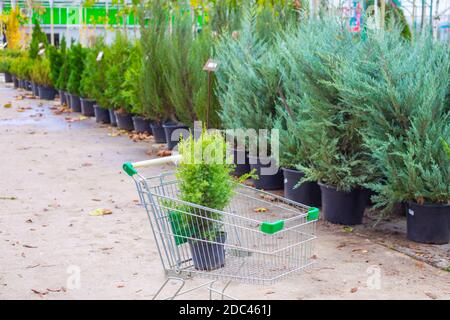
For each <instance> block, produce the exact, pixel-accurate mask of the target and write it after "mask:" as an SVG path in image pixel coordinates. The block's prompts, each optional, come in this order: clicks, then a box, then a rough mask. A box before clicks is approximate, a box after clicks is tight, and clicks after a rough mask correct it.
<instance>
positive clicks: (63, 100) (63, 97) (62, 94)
mask: <svg viewBox="0 0 450 320" xmlns="http://www.w3.org/2000/svg"><path fill="white" fill-rule="evenodd" d="M58 92H59V102H60V103H61V105H62V106H63V105H68V103H67V99H66V93H65V92H64V91H63V90H58Z"/></svg>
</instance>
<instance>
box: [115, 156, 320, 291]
mask: <svg viewBox="0 0 450 320" xmlns="http://www.w3.org/2000/svg"><path fill="white" fill-rule="evenodd" d="M178 159H179V156H178V155H177V156H171V157H166V158H159V159H154V160H148V161H143V162H137V163H125V164H124V166H123V168H124V170H125V172H126V173H127V174H128V175H130V176H131V177H132V178H133V179H134V181H135V183H136V187H137V190H138V194H139V198H140V201H141V204H142V205H143V206H144V208H145V209H146V210H147V214H148V217H149V220H150V224H151V227H152V231H153V236H154V238H155V242H156V246H157V249H158V252H159V256H160V258H161V263H162V265H163V268H164V270H165V271H166V274H167V275H168V278H167V280H166V282H165V283H164V284H163V285H162V286H161V288H160V289H159V290H158V292H157V293H156V295H155V296H154V299H155V298H157V297H158V296H159V295H160V293H161V292H162V290H163V288H164V287H165V286H166V285H167V284H168V283H169V281H171V280H174V281H178V282H179V283H180V285H179V287H178V289H177V291H176V292H175V293H174V294H172V295H171V296H170V299H173V298H175V297H176V296H179V295H181V294H184V293H187V292H190V291H192V290H195V289H197V288H200V287H204V286H208V289H209V293H210V298H212V294H213V293H214V292H215V293H219V294H220V295H221V298H222V299H223V298H224V297H227V298H231V299H233V297H231V296H229V295H227V294H225V290H226V289H227V287H228V286H229V284H230V283H231V281H239V282H245V283H251V284H263V285H266V284H273V283H274V282H276V281H277V280H279V279H281V278H283V277H286V276H288V275H291V274H294V273H296V272H299V271H302V270H304V269H306V268H308V267H310V266H311V265H312V264H313V263H314V252H313V249H314V246H313V244H314V240H315V239H316V235H315V230H316V221H317V219H318V216H319V210H318V209H317V208H312V207H308V206H305V205H302V204H299V203H296V202H293V201H290V200H287V199H285V198H283V197H279V196H276V195H273V194H270V193H267V192H263V191H260V190H257V189H254V188H251V187H248V186H245V185H239V186H238V187H237V188H236V189H235V190H234V195H233V198H232V200H231V202H230V204H229V205H228V207H227V208H225V209H224V210H223V211H219V210H214V209H211V208H207V207H204V206H201V205H197V204H194V203H189V202H185V201H182V200H181V199H179V198H178V195H179V189H178V181H177V180H176V178H175V177H174V175H173V173H170V172H169V173H163V174H161V175H159V176H156V177H151V178H145V177H144V176H143V175H141V173H139V172H138V171H137V169H138V168H143V167H147V166H153V165H158V164H163V163H167V162H176V161H178ZM200 234H201V236H199V235H200ZM192 276H200V277H206V278H209V279H211V280H210V281H209V282H207V283H205V284H202V285H200V286H197V287H195V288H193V289H190V290H186V291H181V290H182V288H183V286H184V284H185V279H186V278H189V277H192ZM218 280H224V281H225V282H226V284H225V286H223V288H221V290H218V289H215V284H216V281H218Z"/></svg>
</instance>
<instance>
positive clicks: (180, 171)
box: [176, 130, 236, 238]
mask: <svg viewBox="0 0 450 320" xmlns="http://www.w3.org/2000/svg"><path fill="white" fill-rule="evenodd" d="M226 149H227V144H226V142H225V139H224V138H223V136H222V135H221V134H220V133H219V132H217V131H215V132H208V131H206V130H205V131H203V132H202V134H201V136H200V137H199V139H197V140H196V139H194V138H193V137H192V136H190V137H189V138H188V139H186V140H183V141H181V142H180V144H179V152H180V154H181V156H182V158H181V160H180V162H179V165H178V167H177V171H176V177H177V179H178V180H179V189H180V195H179V198H180V200H183V201H187V202H191V203H195V204H198V205H202V206H205V207H208V208H211V209H216V210H223V209H224V208H225V207H226V206H227V205H228V203H229V202H230V200H231V197H232V195H233V188H234V187H235V185H236V183H235V182H234V180H233V178H232V177H231V175H230V172H231V171H232V170H233V165H232V164H228V163H227V161H226V157H227V156H226ZM185 210H186V209H185ZM199 214H200V215H201V216H202V217H205V218H207V219H202V218H198V217H193V216H191V215H187V214H185V217H184V221H185V223H188V224H189V226H190V227H191V229H195V235H196V237H201V238H211V237H214V235H215V232H216V231H217V230H218V227H219V224H218V223H217V222H215V221H212V220H208V219H213V220H220V219H221V215H220V214H219V213H214V212H210V211H201V210H200V211H199Z"/></svg>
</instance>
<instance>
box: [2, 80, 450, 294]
mask: <svg viewBox="0 0 450 320" xmlns="http://www.w3.org/2000/svg"><path fill="white" fill-rule="evenodd" d="M19 94H24V92H23V91H22V92H20V91H17V90H13V89H12V88H11V85H10V84H5V83H3V82H0V150H1V153H0V163H2V167H3V170H2V173H1V179H0V252H1V253H2V254H1V255H0V299H151V298H152V297H153V295H154V294H155V293H156V291H157V289H158V288H159V286H160V285H161V284H162V283H163V281H164V280H165V274H164V272H163V270H162V268H161V264H160V261H159V256H158V253H157V250H156V247H155V245H154V242H153V238H152V234H151V229H150V225H149V223H148V219H147V216H146V214H145V211H144V210H143V208H142V207H140V206H139V205H138V203H137V198H138V197H137V193H136V190H135V186H134V183H133V182H132V180H131V179H130V178H129V177H128V176H126V175H125V174H124V173H123V172H122V171H121V164H122V163H123V162H125V161H137V160H143V159H147V158H149V155H148V150H150V149H151V141H140V142H134V141H132V140H131V139H130V138H129V137H128V136H127V135H118V134H117V131H114V130H113V129H111V128H110V127H108V126H99V125H96V124H95V122H94V120H93V119H83V120H80V118H79V114H61V115H55V114H54V111H55V110H54V109H52V108H54V105H56V104H57V103H56V102H45V101H40V100H32V99H27V98H25V99H21V98H19V99H18V98H17V96H18V95H19ZM8 103H11V107H10V108H5V107H4V106H5V105H6V106H8V105H7V104H8ZM78 120H80V121H78ZM168 169H170V167H169V166H161V167H158V168H153V169H151V172H149V173H148V174H155V175H156V174H159V173H160V172H162V171H164V170H168ZM97 208H102V209H108V210H111V211H112V214H110V215H106V216H91V215H89V213H90V212H91V211H92V210H94V209H97ZM318 236H319V239H318V241H317V243H316V257H317V259H316V260H317V263H316V264H315V266H314V268H312V269H309V270H307V271H306V272H304V273H302V274H298V275H294V276H291V277H289V278H287V279H284V280H281V281H280V282H278V283H277V284H276V285H272V286H266V287H263V286H252V285H242V284H238V283H232V284H231V286H230V287H229V289H228V291H227V292H228V293H229V294H231V295H233V296H236V297H238V298H241V299H246V298H247V299H449V298H450V273H449V272H446V271H443V270H441V269H439V268H436V267H433V266H431V265H429V264H427V263H424V262H422V261H418V260H417V259H413V258H411V257H410V256H409V255H406V254H403V253H401V252H398V250H393V249H394V248H391V247H390V246H386V245H383V244H382V243H381V242H382V241H381V242H380V237H383V234H381V235H380V234H378V235H377V237H376V239H375V237H374V236H373V235H372V234H367V233H359V234H356V232H348V230H347V232H346V231H345V230H344V228H342V227H340V226H333V225H330V224H328V223H325V222H320V223H319V226H318ZM446 258H448V257H446ZM200 283H202V281H201V280H199V279H195V280H189V281H187V283H186V287H187V288H189V287H192V286H194V285H196V284H200ZM175 288H176V284H175V283H171V284H170V285H169V287H168V291H170V290H174V289H175ZM164 294H165V295H167V294H168V292H165V293H164ZM185 298H187V299H206V298H208V291H207V290H206V289H203V290H199V291H196V292H193V293H190V294H188V295H186V296H185Z"/></svg>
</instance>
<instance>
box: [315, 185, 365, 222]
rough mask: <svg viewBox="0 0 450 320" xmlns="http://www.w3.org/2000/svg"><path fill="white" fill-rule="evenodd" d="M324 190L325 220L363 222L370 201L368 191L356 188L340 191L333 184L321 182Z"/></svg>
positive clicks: (321, 187)
mask: <svg viewBox="0 0 450 320" xmlns="http://www.w3.org/2000/svg"><path fill="white" fill-rule="evenodd" d="M319 186H320V190H321V191H322V212H323V215H324V217H325V220H327V221H329V222H331V223H335V224H343V225H357V224H362V221H363V217H364V210H365V208H366V206H367V202H368V194H367V192H364V191H362V190H361V189H354V190H352V191H350V192H345V191H338V190H336V188H334V187H332V186H328V185H326V184H323V183H319Z"/></svg>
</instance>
